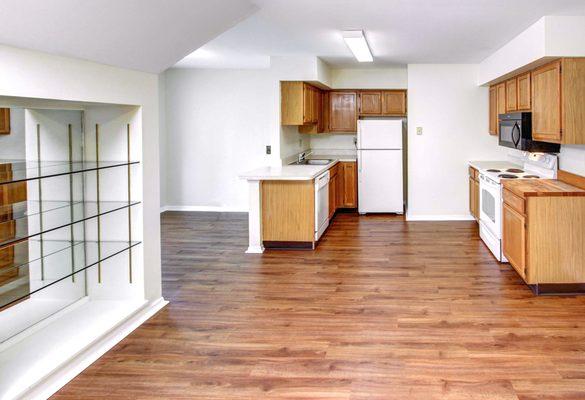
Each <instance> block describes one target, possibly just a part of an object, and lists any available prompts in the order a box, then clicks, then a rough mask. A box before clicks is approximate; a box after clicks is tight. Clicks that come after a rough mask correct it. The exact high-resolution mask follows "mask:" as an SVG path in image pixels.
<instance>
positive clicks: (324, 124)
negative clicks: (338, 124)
mask: <svg viewBox="0 0 585 400" xmlns="http://www.w3.org/2000/svg"><path fill="white" fill-rule="evenodd" d="M319 124H320V126H319V133H321V132H329V92H322V93H321V119H320V120H319Z"/></svg>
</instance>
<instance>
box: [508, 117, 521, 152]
mask: <svg viewBox="0 0 585 400" xmlns="http://www.w3.org/2000/svg"><path fill="white" fill-rule="evenodd" d="M516 129H518V139H516V138H515V137H514V132H516ZM510 135H511V136H512V142H513V143H514V147H516V148H518V143H520V138H521V137H520V127H519V126H518V123H517V122H516V123H515V124H514V126H513V127H512V132H511V133H510Z"/></svg>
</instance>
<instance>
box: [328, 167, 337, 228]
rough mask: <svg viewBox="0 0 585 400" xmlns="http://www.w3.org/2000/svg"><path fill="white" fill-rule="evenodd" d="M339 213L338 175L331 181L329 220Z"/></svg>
mask: <svg viewBox="0 0 585 400" xmlns="http://www.w3.org/2000/svg"><path fill="white" fill-rule="evenodd" d="M335 211H337V174H336V175H335V176H333V177H331V178H330V180H329V219H331V218H332V217H333V215H334V214H335Z"/></svg>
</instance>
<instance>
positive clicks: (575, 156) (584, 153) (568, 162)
mask: <svg viewBox="0 0 585 400" xmlns="http://www.w3.org/2000/svg"><path fill="white" fill-rule="evenodd" d="M559 169H562V170H564V171H567V172H572V173H574V174H577V175H581V176H585V146H579V145H561V152H560V154H559Z"/></svg>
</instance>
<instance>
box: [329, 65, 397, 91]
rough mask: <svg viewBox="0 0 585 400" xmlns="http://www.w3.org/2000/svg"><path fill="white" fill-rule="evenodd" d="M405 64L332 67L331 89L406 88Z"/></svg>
mask: <svg viewBox="0 0 585 400" xmlns="http://www.w3.org/2000/svg"><path fill="white" fill-rule="evenodd" d="M407 85H408V70H407V67H406V65H401V66H396V67H389V68H382V69H352V68H344V69H332V70H331V87H332V88H333V89H406V88H407Z"/></svg>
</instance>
